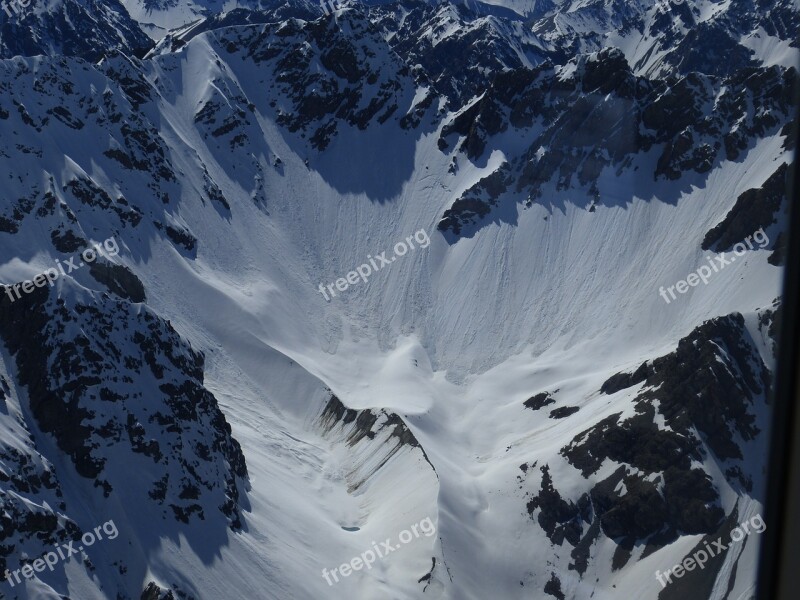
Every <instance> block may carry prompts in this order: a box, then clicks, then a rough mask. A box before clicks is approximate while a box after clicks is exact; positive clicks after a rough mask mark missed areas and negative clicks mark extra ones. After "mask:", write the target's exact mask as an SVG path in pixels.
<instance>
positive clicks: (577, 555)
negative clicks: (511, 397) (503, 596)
mask: <svg viewBox="0 0 800 600" xmlns="http://www.w3.org/2000/svg"><path fill="white" fill-rule="evenodd" d="M770 314H771V313H770ZM765 318H767V317H765ZM765 323H766V321H765ZM634 386H639V391H638V393H637V395H636V396H635V398H634V400H633V401H634V406H635V413H636V414H635V415H634V416H631V417H628V418H622V415H621V413H617V414H612V415H610V416H608V417H606V418H604V419H602V420H601V421H599V422H598V423H597V424H596V425H593V426H592V427H590V428H589V429H587V430H585V431H584V432H582V433H580V434H579V435H577V436H576V437H575V438H574V439H573V440H572V442H570V443H569V444H568V445H566V446H564V447H563V448H562V449H561V455H562V456H563V457H564V458H565V459H566V460H567V461H568V462H569V464H571V465H572V466H573V467H575V468H577V469H579V470H580V471H581V473H582V475H583V476H584V477H585V478H587V481H589V480H591V477H590V476H591V475H593V474H596V473H597V472H598V471H599V470H600V468H601V467H602V466H604V465H619V466H618V467H617V468H616V469H615V470H614V471H613V473H612V474H611V475H610V476H606V477H605V478H604V479H602V480H601V481H599V482H598V483H596V484H594V485H593V486H591V487H590V489H588V491H587V492H585V493H583V494H582V495H581V496H579V497H578V498H576V499H569V498H564V497H563V496H562V494H561V493H560V492H559V491H558V489H557V487H556V486H557V484H558V482H555V485H554V481H553V478H552V476H551V469H550V467H549V466H548V465H546V464H545V465H542V466H541V467H540V471H541V475H542V476H541V483H540V490H539V491H538V492H537V493H536V494H535V495H533V496H532V498H531V500H529V501H528V512H529V513H530V515H531V516H532V517H533V518H535V519H536V520H537V521H538V523H539V525H540V526H541V527H542V529H543V530H544V531H545V532H546V533H547V536H548V538H549V539H550V540H551V541H552V543H553V544H555V545H562V544H563V542H564V541H566V542H567V543H569V544H570V545H571V546H573V550H572V558H573V561H574V563H573V567H574V568H575V569H576V570H577V571H578V572H579V573H583V572H584V570H585V569H586V565H587V562H586V557H587V556H588V555H587V553H588V551H589V548H590V547H591V545H592V544H593V543H594V541H595V540H596V539H597V536H598V535H599V534H600V533H602V534H603V535H605V536H606V537H608V538H611V539H613V540H615V541H616V543H617V544H618V552H617V554H616V555H615V565H616V566H615V568H621V567H622V566H623V565H624V564H625V563H626V562H627V561H628V560H629V559H630V556H631V551H632V549H633V547H634V545H635V544H639V543H644V544H645V545H646V546H647V549H646V550H645V554H647V553H649V552H652V551H653V550H655V549H657V548H659V547H662V546H664V545H665V544H668V543H670V542H672V541H674V540H675V539H676V538H677V537H678V536H680V535H691V534H700V533H704V534H711V533H712V532H714V531H716V530H717V528H718V527H720V525H721V523H722V522H723V521H724V520H725V518H726V517H727V516H729V515H726V514H725V512H724V511H723V510H722V507H721V505H720V497H719V492H718V489H717V486H716V485H715V483H714V480H713V478H712V476H711V475H710V474H709V473H708V472H706V471H705V470H704V468H702V466H701V464H702V461H703V459H704V458H706V457H708V456H709V455H712V456H713V457H714V459H715V460H716V461H717V462H718V463H719V464H720V465H721V466H722V467H723V468H724V471H725V476H726V478H727V479H728V482H729V483H730V484H731V485H732V486H734V487H739V488H741V489H744V490H747V491H748V492H750V491H752V483H751V475H752V474H749V473H748V466H747V465H748V463H747V462H746V461H745V456H744V455H743V453H742V450H741V444H742V443H744V442H747V441H752V440H754V439H755V438H756V436H757V435H758V433H759V430H758V428H757V427H756V426H755V416H754V415H755V413H756V412H757V410H758V405H760V404H762V403H763V402H764V401H765V399H766V397H767V395H768V394H769V391H770V388H771V376H770V373H769V371H768V370H767V368H766V366H765V365H764V364H763V362H762V361H761V357H760V355H759V353H758V351H757V350H756V347H755V345H754V343H753V341H752V340H751V339H750V336H749V334H748V333H747V330H746V329H745V327H744V319H743V318H742V316H741V315H739V314H733V315H730V316H727V317H720V318H717V319H712V320H710V321H707V322H706V323H704V324H703V325H701V326H700V327H698V328H696V329H695V330H694V331H692V332H691V333H690V334H689V335H688V336H686V337H685V338H683V339H682V340H681V341H680V342H679V344H678V347H677V348H676V350H675V351H674V352H672V353H670V354H667V355H665V356H662V357H660V358H656V359H655V360H652V361H648V362H645V363H643V364H642V365H641V366H640V367H639V368H637V369H636V370H635V371H634V372H633V373H619V374H616V375H614V376H612V377H611V378H609V379H608V380H607V381H606V382H605V383H604V384H603V386H602V388H601V392H602V393H604V394H617V393H621V392H625V391H626V390H628V389H629V388H633V387H634ZM532 400H533V399H532ZM543 402H545V398H539V399H538V403H539V404H541V403H543ZM661 422H663V425H660V424H659V423H661ZM698 465H700V466H698ZM607 468H608V467H607V466H606V469H607ZM523 471H525V472H527V467H526V468H525V469H523Z"/></svg>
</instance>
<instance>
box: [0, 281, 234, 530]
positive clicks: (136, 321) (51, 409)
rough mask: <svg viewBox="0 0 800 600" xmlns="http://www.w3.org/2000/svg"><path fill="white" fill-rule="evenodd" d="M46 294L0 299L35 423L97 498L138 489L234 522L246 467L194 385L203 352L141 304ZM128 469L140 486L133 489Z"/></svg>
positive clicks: (176, 513) (149, 499)
mask: <svg viewBox="0 0 800 600" xmlns="http://www.w3.org/2000/svg"><path fill="white" fill-rule="evenodd" d="M48 291H49V290H48V289H47V288H41V289H36V290H35V291H34V293H32V294H29V295H26V296H24V297H23V298H22V299H21V300H16V301H15V302H13V303H12V302H11V301H10V300H9V299H8V298H7V297H6V296H5V295H4V296H3V298H2V299H0V308H1V309H2V310H0V339H2V341H3V342H4V343H5V345H6V347H7V348H8V351H9V352H10V354H11V355H12V356H13V358H14V363H15V365H16V369H17V372H18V374H19V383H20V385H22V386H25V387H26V388H27V396H28V402H29V407H30V412H31V414H32V415H33V417H34V418H35V419H36V423H37V426H38V428H39V429H40V430H41V431H42V432H44V433H46V434H49V435H51V436H52V437H53V438H54V440H55V442H56V444H57V445H58V448H59V449H60V450H61V452H63V453H64V454H65V455H66V456H68V457H69V458H70V460H71V462H72V464H73V465H74V466H75V469H76V471H77V473H78V474H79V475H80V476H82V477H85V478H87V479H90V480H92V481H93V483H94V486H95V487H97V488H100V489H101V490H102V492H103V495H104V496H105V497H110V496H111V495H113V494H115V493H117V494H122V495H123V496H125V497H126V498H127V500H128V501H130V499H131V498H138V499H139V502H142V503H143V504H144V505H153V506H154V507H156V506H158V507H160V509H157V510H156V511H154V513H155V514H158V513H160V514H161V516H162V518H165V519H177V520H179V521H182V522H184V523H188V522H189V521H190V520H191V519H201V520H205V519H209V521H212V522H213V521H215V520H218V519H216V518H215V517H214V516H213V514H209V513H210V512H211V511H219V513H221V515H222V516H223V519H225V520H226V521H227V523H229V525H230V526H231V527H232V528H238V527H240V526H241V524H242V522H241V515H240V511H239V498H240V494H241V489H242V485H243V484H244V482H245V481H246V479H247V468H246V466H245V460H244V456H243V455H242V452H241V449H240V447H239V444H238V442H237V441H236V440H235V439H233V437H232V436H231V429H230V426H229V425H228V423H227V422H226V420H225V417H224V416H223V415H222V413H221V412H220V410H219V407H218V405H217V402H216V399H215V398H214V396H213V395H211V393H210V392H208V390H206V389H205V388H204V387H203V363H204V360H203V357H202V355H200V354H199V353H197V352H195V351H194V350H193V349H192V348H191V347H190V346H189V345H188V344H187V343H186V342H185V341H183V340H182V339H181V338H180V337H179V336H178V334H177V333H176V332H175V330H174V329H173V328H172V327H171V326H170V325H169V323H167V322H165V321H163V320H162V319H160V318H158V317H157V316H156V315H155V314H153V313H152V311H150V310H149V309H143V310H142V309H141V308H137V306H134V305H132V304H130V303H128V302H124V301H121V300H115V299H112V298H111V297H109V296H108V295H106V294H103V295H102V296H101V297H96V298H94V299H91V300H86V299H78V298H77V297H73V296H72V295H71V294H67V295H66V296H65V295H62V296H61V297H60V298H56V297H53V295H48ZM78 332H79V333H78ZM111 449H113V452H112V451H111ZM134 465H135V467H134ZM130 468H136V469H138V470H139V472H140V476H141V477H142V479H140V480H139V481H142V480H143V481H147V482H148V483H147V485H145V487H144V488H141V487H139V485H138V484H137V485H135V486H133V487H132V481H131V480H130V478H128V477H127V476H126V472H127V471H128V470H129V469H130Z"/></svg>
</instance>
